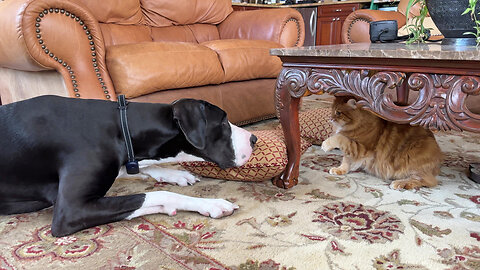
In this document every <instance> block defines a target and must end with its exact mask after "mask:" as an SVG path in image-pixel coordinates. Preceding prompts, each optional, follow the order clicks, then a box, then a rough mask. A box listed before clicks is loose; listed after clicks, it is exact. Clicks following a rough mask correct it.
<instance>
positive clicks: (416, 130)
mask: <svg viewBox="0 0 480 270" xmlns="http://www.w3.org/2000/svg"><path fill="white" fill-rule="evenodd" d="M332 121H333V126H334V128H335V129H336V133H335V134H334V135H333V136H331V137H329V138H328V139H326V140H325V141H324V142H323V143H322V149H323V150H324V151H326V152H328V151H330V150H332V149H334V148H339V149H340V150H341V151H342V152H343V153H344V157H343V159H342V164H341V165H340V166H339V167H336V168H331V169H330V174H337V175H342V174H346V173H348V172H349V171H354V170H357V169H364V170H365V171H366V172H368V173H370V174H373V175H375V176H377V177H380V178H383V179H386V180H389V179H392V180H395V181H393V182H392V184H391V185H390V187H392V188H394V189H402V188H405V189H413V188H419V187H422V186H425V187H433V186H436V185H437V179H436V178H435V176H436V175H438V174H439V172H440V165H441V163H442V159H443V154H442V152H441V150H440V147H439V146H438V144H437V142H436V141H435V137H434V136H433V134H432V132H431V131H430V130H427V129H424V128H422V127H418V126H410V125H408V124H404V125H402V124H396V123H392V122H388V121H385V120H383V119H381V118H380V117H377V116H375V115H374V114H372V113H370V112H368V111H365V110H363V109H360V108H357V105H356V101H355V99H352V98H351V97H336V98H335V101H334V103H333V106H332Z"/></svg>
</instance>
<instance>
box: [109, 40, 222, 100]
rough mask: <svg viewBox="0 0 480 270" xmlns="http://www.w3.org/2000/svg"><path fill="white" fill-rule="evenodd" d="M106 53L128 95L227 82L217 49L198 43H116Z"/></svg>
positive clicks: (119, 88) (120, 87) (116, 82)
mask: <svg viewBox="0 0 480 270" xmlns="http://www.w3.org/2000/svg"><path fill="white" fill-rule="evenodd" d="M106 56H107V57H106V60H107V68H108V71H109V73H110V76H111V78H112V81H113V84H114V86H115V90H116V92H117V94H124V95H125V96H126V97H127V98H133V97H138V96H141V95H145V94H149V93H153V92H156V91H159V90H165V89H175V88H186V87H193V86H200V85H208V84H219V83H222V82H223V81H224V73H223V69H222V66H221V64H220V61H219V60H218V56H217V54H216V53H215V51H212V50H210V49H209V48H207V47H205V46H202V45H198V44H195V43H186V42H145V43H137V44H124V45H116V46H110V47H108V48H107V55H106Z"/></svg>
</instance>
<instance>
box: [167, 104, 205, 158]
mask: <svg viewBox="0 0 480 270" xmlns="http://www.w3.org/2000/svg"><path fill="white" fill-rule="evenodd" d="M172 107H173V119H175V120H176V121H177V124H178V126H179V127H180V129H181V130H182V132H183V134H184V135H185V137H186V138H187V141H188V142H189V143H191V144H192V145H193V146H194V147H195V148H197V149H205V144H206V133H207V116H206V113H205V104H204V102H203V101H200V100H195V99H179V100H177V101H175V102H174V103H172Z"/></svg>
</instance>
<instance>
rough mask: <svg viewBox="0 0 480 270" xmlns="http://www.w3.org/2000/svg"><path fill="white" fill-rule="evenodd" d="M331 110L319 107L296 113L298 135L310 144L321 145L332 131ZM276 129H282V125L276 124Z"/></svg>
mask: <svg viewBox="0 0 480 270" xmlns="http://www.w3.org/2000/svg"><path fill="white" fill-rule="evenodd" d="M331 110H332V109H331V108H319V109H314V110H308V111H305V112H301V113H300V114H299V115H298V122H299V124H300V137H302V138H304V139H305V140H307V141H309V142H310V143H312V144H315V145H321V144H322V142H323V141H324V140H325V139H327V138H328V137H330V135H331V134H332V133H333V126H332V123H331V122H330V119H331V117H330V113H331ZM277 129H279V130H282V126H278V127H277Z"/></svg>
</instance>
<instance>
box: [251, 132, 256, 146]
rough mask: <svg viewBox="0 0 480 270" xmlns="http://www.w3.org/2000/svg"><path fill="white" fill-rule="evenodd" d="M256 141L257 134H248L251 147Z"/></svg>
mask: <svg viewBox="0 0 480 270" xmlns="http://www.w3.org/2000/svg"><path fill="white" fill-rule="evenodd" d="M256 143H257V136H255V135H253V134H252V136H250V145H251V146H252V148H253V146H255V144H256Z"/></svg>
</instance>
